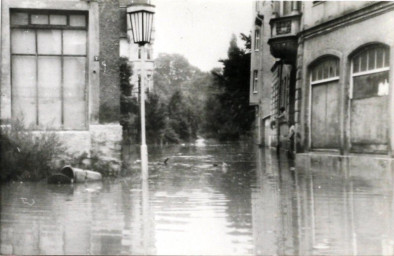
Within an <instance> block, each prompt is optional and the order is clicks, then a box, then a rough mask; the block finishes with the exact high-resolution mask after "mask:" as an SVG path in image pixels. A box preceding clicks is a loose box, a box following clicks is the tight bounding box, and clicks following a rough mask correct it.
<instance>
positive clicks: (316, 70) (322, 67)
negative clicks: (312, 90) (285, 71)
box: [311, 57, 339, 84]
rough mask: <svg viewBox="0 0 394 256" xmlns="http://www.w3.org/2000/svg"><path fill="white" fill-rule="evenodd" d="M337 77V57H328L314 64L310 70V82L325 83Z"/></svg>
mask: <svg viewBox="0 0 394 256" xmlns="http://www.w3.org/2000/svg"><path fill="white" fill-rule="evenodd" d="M338 79H339V61H338V59H337V58H334V57H328V58H326V59H325V60H324V61H321V62H320V63H319V64H316V65H315V66H314V67H313V69H312V71H311V82H312V84H319V83H325V82H328V81H330V80H338Z"/></svg>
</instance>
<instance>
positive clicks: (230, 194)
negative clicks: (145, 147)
mask: <svg viewBox="0 0 394 256" xmlns="http://www.w3.org/2000/svg"><path fill="white" fill-rule="evenodd" d="M149 153H150V155H149V158H150V161H151V163H150V167H149V171H150V179H149V182H141V181H140V179H139V177H138V175H137V176H132V177H128V178H117V179H106V180H104V181H103V182H99V183H91V184H78V185H73V186H70V185H65V186H63V185H62V186H57V185H47V184H46V183H45V182H39V183H10V184H6V185H3V186H2V187H1V240H0V242H1V247H0V248H1V253H2V254H94V255H119V254H149V255H151V254H159V255H163V254H171V255H174V254H177V255H179V254H187V255H196V254H198V255H207V254H211V255H231V254H233V255H255V254H264V255H285V254H289V255H312V254H314V255H359V254H365V255H382V254H384V255H392V254H394V251H393V248H394V236H393V234H394V233H393V227H394V218H393V207H394V204H393V190H392V188H393V175H392V165H391V164H390V163H386V162H385V160H382V161H381V162H378V164H376V165H372V164H369V161H368V160H366V161H364V162H365V163H366V164H362V165H361V167H360V166H359V165H357V164H355V163H353V162H351V161H349V160H348V159H339V160H335V159H328V160H325V159H324V158H318V159H309V158H307V157H305V158H304V159H303V160H302V163H303V165H302V167H298V166H297V168H296V169H294V168H292V167H293V164H292V163H291V161H289V160H288V159H287V158H286V157H285V156H282V155H281V156H279V157H278V156H277V155H276V154H275V152H271V151H270V150H267V149H259V148H257V147H255V146H254V145H248V144H242V143H237V144H225V145H213V144H208V145H206V144H205V143H204V142H203V141H199V142H197V143H196V144H195V145H184V146H181V145H180V146H168V147H163V148H153V147H150V148H149ZM166 158H169V160H168V161H167V165H165V164H164V159H166ZM130 162H131V164H133V163H132V162H133V161H130ZM361 163H363V162H362V161H361ZM136 164H137V163H136ZM359 173H360V175H358V174H359Z"/></svg>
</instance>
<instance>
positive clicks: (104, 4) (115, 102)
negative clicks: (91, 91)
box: [99, 0, 121, 123]
mask: <svg viewBox="0 0 394 256" xmlns="http://www.w3.org/2000/svg"><path fill="white" fill-rule="evenodd" d="M99 13H100V15H99V17H100V18H99V28H100V29H99V30H100V33H99V37H100V59H99V61H100V115H99V117H100V123H105V122H115V121H119V114H120V108H119V106H120V88H119V38H120V32H121V30H120V25H121V20H120V11H119V1H118V0H112V1H104V0H102V1H100V2H99Z"/></svg>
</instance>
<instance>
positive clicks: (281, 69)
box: [276, 60, 283, 154]
mask: <svg viewBox="0 0 394 256" xmlns="http://www.w3.org/2000/svg"><path fill="white" fill-rule="evenodd" d="M282 71H283V62H282V60H281V61H280V62H279V88H278V106H277V113H280V101H281V96H282V95H281V89H282ZM276 120H277V125H276V138H277V139H276V140H277V144H276V153H277V154H279V151H280V120H279V119H276Z"/></svg>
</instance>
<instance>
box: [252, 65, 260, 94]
mask: <svg viewBox="0 0 394 256" xmlns="http://www.w3.org/2000/svg"><path fill="white" fill-rule="evenodd" d="M258 82H259V71H258V70H257V69H255V70H253V82H252V91H253V94H257V93H258V92H259V91H258V89H257V88H258Z"/></svg>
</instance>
